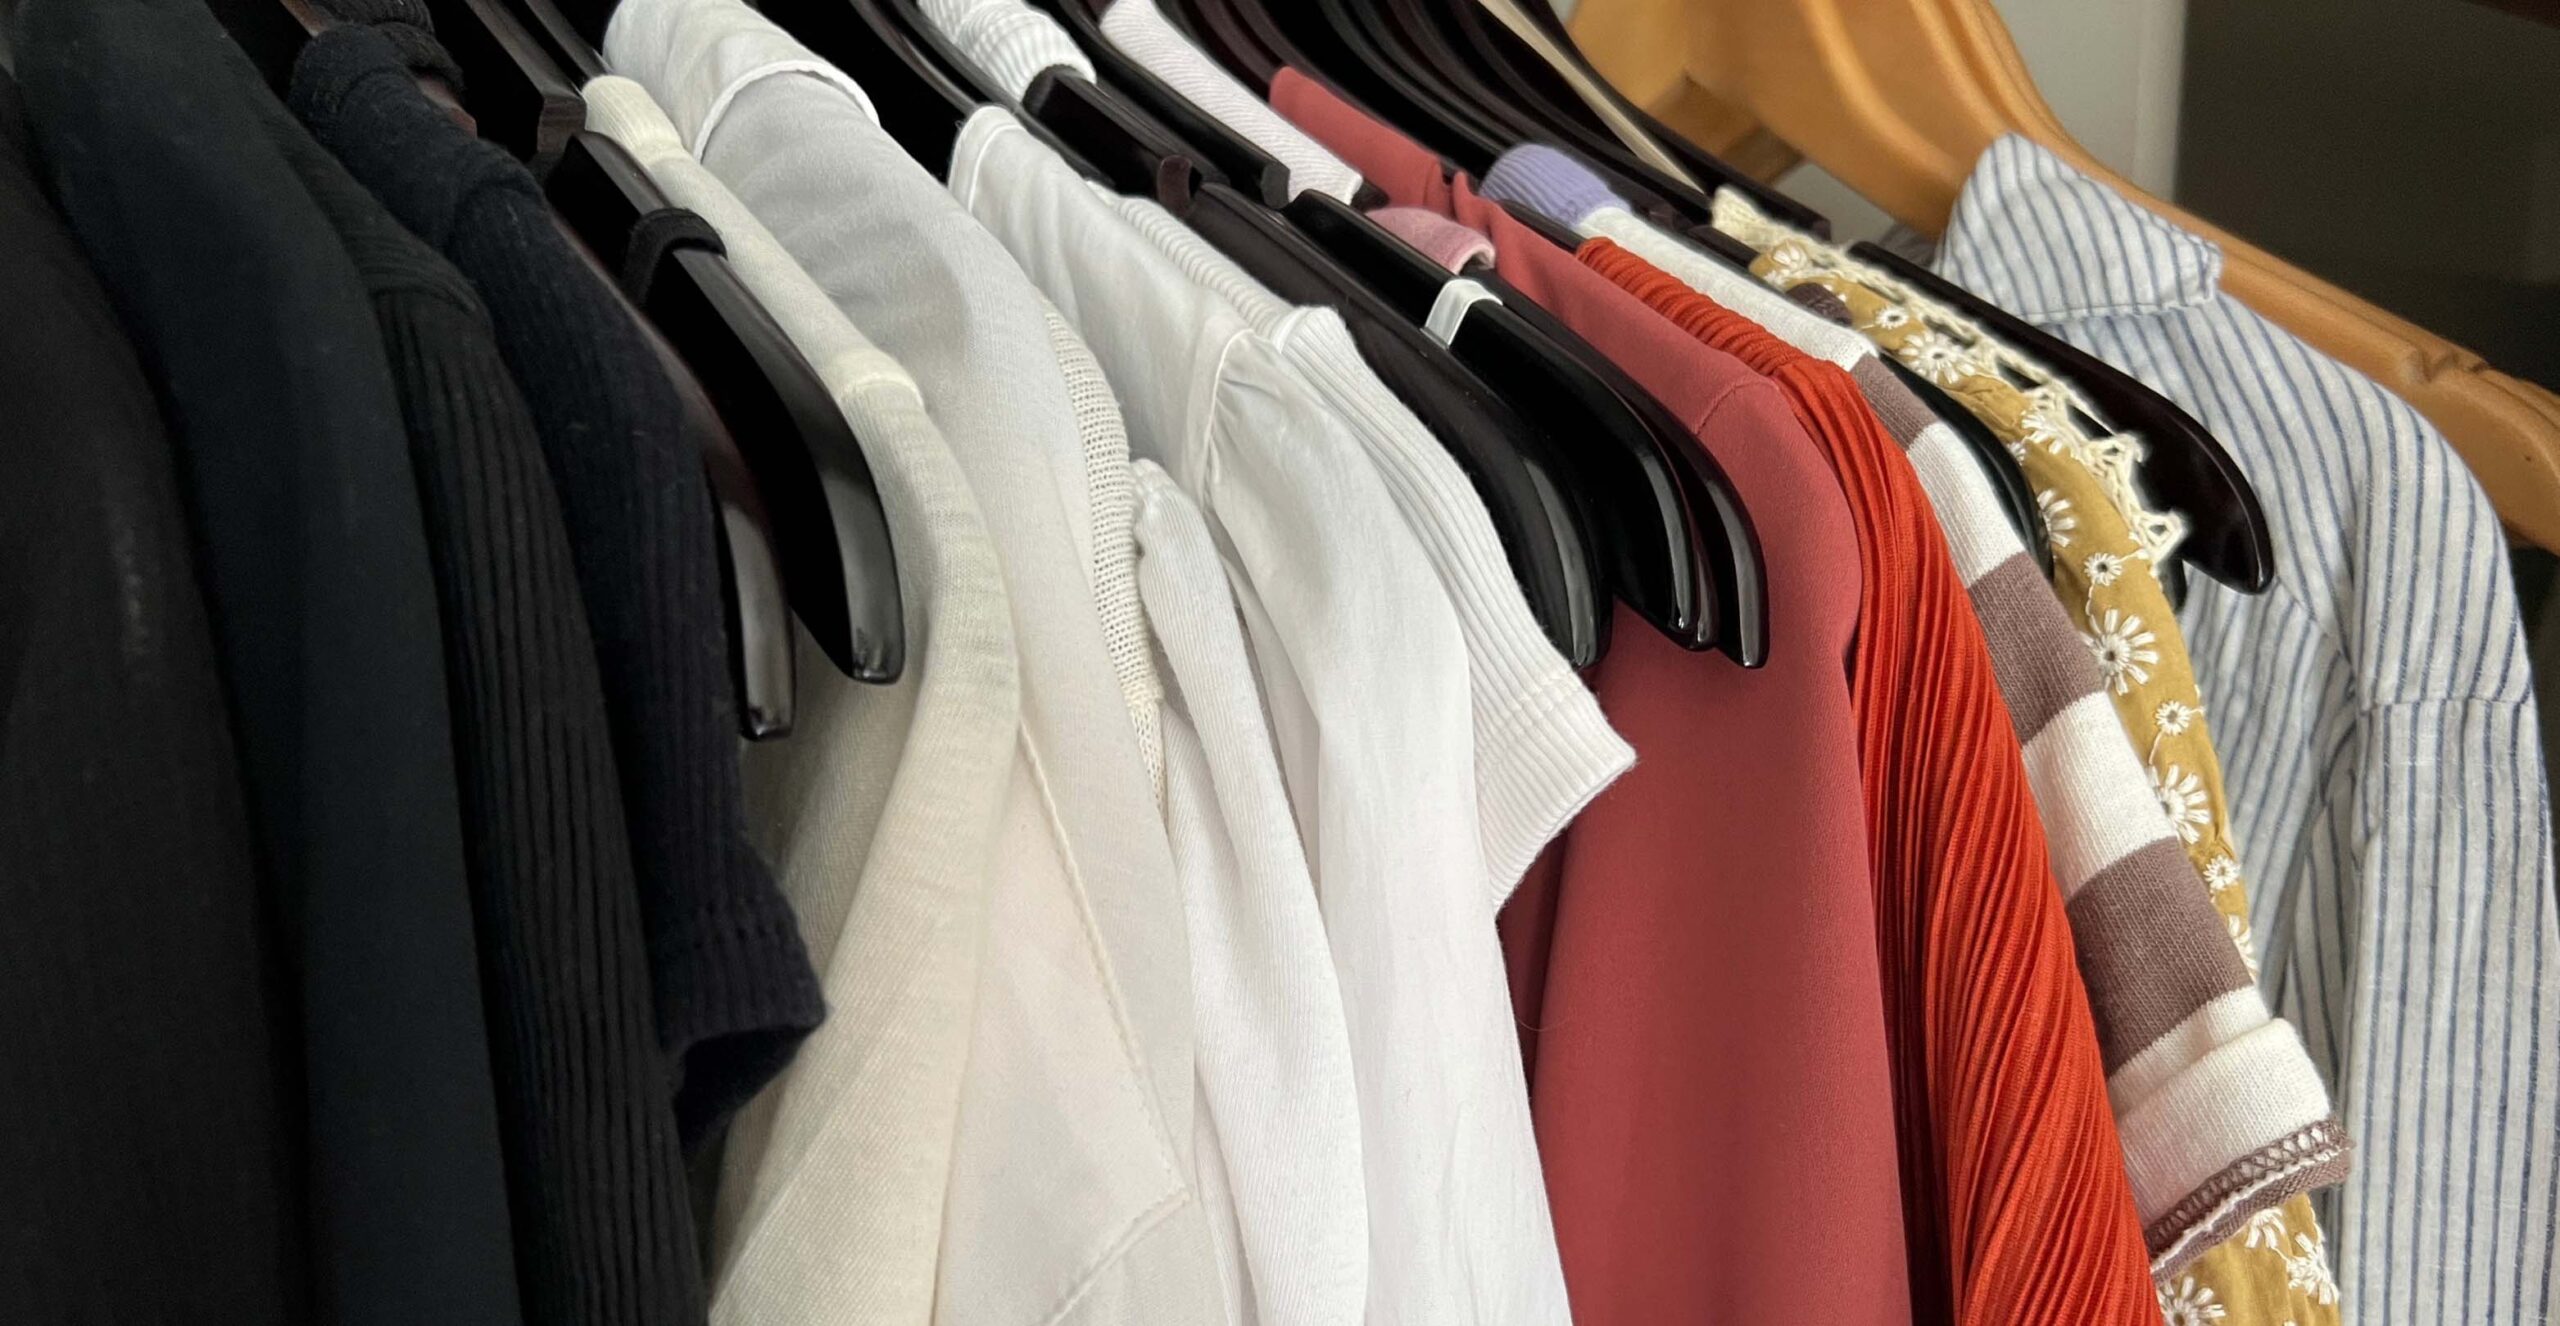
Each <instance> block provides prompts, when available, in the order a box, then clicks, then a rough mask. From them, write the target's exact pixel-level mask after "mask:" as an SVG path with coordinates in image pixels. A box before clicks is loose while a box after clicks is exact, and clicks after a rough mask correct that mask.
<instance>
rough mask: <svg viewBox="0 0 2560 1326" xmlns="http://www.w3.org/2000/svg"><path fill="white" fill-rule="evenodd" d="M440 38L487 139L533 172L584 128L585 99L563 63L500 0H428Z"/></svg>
mask: <svg viewBox="0 0 2560 1326" xmlns="http://www.w3.org/2000/svg"><path fill="white" fill-rule="evenodd" d="M426 5H427V15H428V18H429V19H430V20H431V21H433V22H434V24H435V32H436V41H437V43H438V44H440V45H442V46H443V47H444V49H445V53H446V54H448V55H451V56H452V57H453V62H454V64H455V65H456V66H457V67H459V68H460V69H461V70H462V81H463V86H462V87H459V88H456V89H454V91H455V92H457V93H459V94H461V96H462V100H463V104H464V105H465V106H467V107H468V108H469V109H470V111H471V118H472V120H473V122H474V124H475V125H476V126H477V128H478V132H479V134H480V136H481V137H482V138H486V139H488V140H489V141H490V142H493V143H496V144H497V145H498V146H500V147H503V148H505V149H506V150H507V152H508V154H509V155H511V156H513V157H515V158H516V159H517V160H519V161H522V162H524V163H526V165H528V166H529V167H531V168H532V170H533V173H534V174H535V175H536V176H540V175H542V174H544V173H545V172H547V171H549V170H550V168H551V163H552V162H554V161H557V160H559V159H560V151H561V149H562V148H563V147H564V146H566V145H567V143H568V141H569V135H571V134H573V133H576V132H577V131H578V130H579V129H581V128H583V127H585V125H586V122H587V103H586V101H585V99H584V98H582V97H580V96H579V95H578V87H577V84H575V83H572V82H570V81H569V78H568V76H567V75H566V74H564V73H563V72H562V69H563V68H564V64H563V62H562V61H561V60H560V58H559V57H558V55H557V54H556V53H554V52H553V51H552V50H551V49H549V48H547V47H546V46H544V44H543V42H542V40H541V39H540V37H539V36H538V35H537V34H536V32H535V31H534V29H533V28H532V27H530V26H528V25H527V24H526V23H524V22H523V20H522V18H521V17H520V16H519V15H518V14H516V13H515V12H514V11H511V10H509V9H508V8H507V6H506V4H505V3H504V2H503V0H426Z"/></svg>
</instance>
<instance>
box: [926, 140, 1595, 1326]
mask: <svg viewBox="0 0 2560 1326" xmlns="http://www.w3.org/2000/svg"><path fill="white" fill-rule="evenodd" d="M951 188H952V191H953V193H954V194H955V195H957V196H958V197H959V198H960V199H961V201H962V202H963V203H965V204H966V205H967V206H968V208H969V210H970V212H971V214H972V215H975V216H976V217H977V218H978V219H979V220H980V221H981V222H982V223H984V224H985V225H986V226H987V228H988V229H989V230H991V231H993V232H994V233H995V234H996V236H997V237H998V238H999V239H1001V240H1002V241H1003V243H1004V245H1005V247H1006V248H1007V249H1008V250H1009V251H1011V253H1012V254H1013V255H1014V258H1015V259H1016V261H1018V262H1019V263H1020V264H1021V265H1022V267H1023V269H1024V270H1025V271H1026V272H1028V273H1029V274H1030V275H1031V277H1032V279H1033V280H1034V281H1036V282H1037V283H1039V285H1040V286H1041V288H1042V289H1044V290H1045V291H1047V292H1048V294H1049V296H1050V298H1051V299H1053V300H1055V301H1056V303H1057V305H1058V307H1059V309H1060V310H1061V311H1062V312H1064V313H1065V314H1066V316H1067V318H1068V320H1069V321H1071V322H1073V323H1075V324H1076V326H1077V328H1078V329H1079V330H1080V331H1082V332H1083V333H1084V335H1085V338H1086V340H1087V341H1088V342H1089V343H1090V344H1091V345H1092V347H1093V351H1094V354H1095V357H1096V358H1098V359H1099V360H1100V361H1101V363H1102V366H1103V370H1104V372H1106V373H1107V374H1109V375H1110V377H1111V381H1112V385H1113V386H1114V388H1115V389H1117V391H1118V393H1119V396H1120V402H1121V407H1122V409H1123V410H1124V411H1125V413H1126V417H1127V420H1128V425H1129V432H1130V440H1131V444H1132V446H1133V448H1134V449H1135V450H1136V451H1138V452H1139V453H1140V454H1141V455H1142V456H1144V457H1145V458H1146V459H1149V460H1153V461H1155V462H1157V463H1158V464H1161V465H1162V466H1163V467H1164V468H1165V470H1166V471H1167V472H1168V473H1169V474H1171V475H1172V476H1173V478H1174V480H1175V482H1177V483H1178V484H1179V485H1180V486H1181V488H1182V489H1183V491H1184V492H1185V493H1187V494H1188V495H1189V496H1190V497H1191V498H1192V499H1193V500H1194V501H1195V502H1196V503H1198V505H1199V507H1200V509H1201V512H1202V514H1203V515H1204V516H1205V517H1206V518H1207V519H1208V521H1209V524H1210V527H1211V529H1212V530H1213V531H1214V533H1215V535H1216V537H1217V539H1218V543H1219V550H1220V553H1221V555H1222V557H1223V558H1224V560H1225V561H1226V564H1227V572H1228V577H1229V580H1230V582H1231V584H1232V586H1233V588H1234V591H1235V595H1236V600H1237V606H1238V608H1239V609H1240V611H1241V612H1242V614H1243V617H1244V622H1245V631H1246V637H1247V639H1248V640H1249V641H1250V643H1251V648H1252V656H1253V659H1254V663H1255V665H1256V667H1257V669H1258V670H1259V675H1260V680H1261V683H1262V689H1263V697H1264V702H1265V704H1266V706H1267V708H1268V710H1269V713H1270V718H1271V724H1272V729H1273V734H1274V736H1275V738H1276V741H1277V745H1278V749H1279V752H1280V763H1281V769H1282V771H1283V774H1284V776H1285V777H1286V780H1287V784H1288V788H1289V792H1290V796H1291V801H1292V805H1293V808H1294V810H1295V812H1296V816H1297V820H1298V826H1299V834H1300V838H1301V841H1302V842H1303V843H1304V844H1305V845H1306V848H1307V854H1308V858H1309V861H1310V863H1311V864H1312V866H1313V868H1314V874H1315V881H1316V888H1317V893H1318V896H1319V899H1320V901H1321V905H1322V909H1323V913H1324V921H1325V927H1326V934H1327V938H1328V941H1329V944H1330V947H1331V949H1332V954H1333V964H1334V969H1335V972H1336V974H1337V975H1338V977H1339V979H1340V982H1341V987H1342V999H1343V1009H1344V1014H1345V1018H1346V1021H1347V1023H1348V1025H1349V1028H1350V1043H1351V1049H1352V1055H1353V1067H1354V1074H1355V1077H1356V1080H1357V1085H1358V1090H1359V1100H1360V1124H1361V1127H1360V1150H1361V1161H1362V1165H1363V1167H1364V1170H1365V1172H1366V1187H1367V1191H1368V1213H1369V1236H1370V1258H1369V1288H1368V1311H1367V1314H1366V1316H1367V1318H1368V1319H1370V1320H1376V1321H1392V1322H1398V1323H1426V1322H1443V1321H1449V1322H1457V1321H1468V1322H1547V1321H1561V1320H1564V1319H1565V1318H1566V1316H1567V1312H1568V1310H1567V1307H1566V1301H1565V1294H1564V1277H1563V1272H1562V1269H1561V1267H1560V1265H1559V1262H1558V1258H1557V1255H1556V1246H1555V1234H1554V1228H1553V1224H1552V1221H1551V1219H1550V1217H1549V1215H1548V1211H1547V1203H1546V1189H1545V1184H1544V1180H1543V1177H1542V1175H1541V1174H1540V1171H1539V1168H1538V1158H1537V1149H1536V1143H1535V1140H1534V1138H1533V1136H1532V1134H1531V1130H1530V1123H1529V1110H1528V1093H1527V1088H1526V1084H1525V1082H1524V1080H1523V1077H1522V1073H1521V1064H1520V1052H1519V1043H1518V1040H1517V1038H1516V1035H1515V1032H1514V1029H1513V1024H1512V1018H1511V1005H1510V998H1509V992H1508V985H1507V982H1506V979H1505V976H1504V971H1503V965H1502V955H1501V951H1500V948H1499V946H1498V944H1497V942H1496V939H1495V935H1494V930H1493V920H1492V916H1491V909H1490V907H1489V906H1488V900H1487V897H1486V887H1485V881H1486V880H1487V878H1488V875H1487V872H1486V868H1485V864H1484V858H1483V850H1482V846H1481V839H1480V837H1479V834H1478V828H1477V815H1476V797H1475V791H1474V780H1475V749H1474V745H1475V743H1474V728H1473V720H1472V715H1471V712H1470V708H1471V706H1470V700H1469V694H1468V681H1467V659H1466V646H1465V640H1464V636H1463V634H1462V633H1461V631H1460V629H1459V625H1458V621H1457V614H1456V612H1455V610H1454V609H1453V608H1452V607H1451V606H1450V603H1449V598H1448V594H1447V592H1446V591H1445V590H1444V589H1442V587H1441V586H1440V583H1439V580H1438V577H1437V576H1436V575H1435V574H1434V572H1433V570H1432V567H1431V563H1430V559H1429V557H1428V556H1427V555H1426V554H1425V553H1424V551H1423V549H1422V547H1421V545H1420V543H1419V542H1418V541H1417V540H1416V539H1415V538H1414V535H1413V533H1412V531H1411V530H1410V529H1408V528H1407V527H1406V525H1405V523H1404V520H1403V518H1402V516H1401V514H1400V513H1399V512H1398V510H1397V508H1396V505H1395V501H1394V499H1393V498H1392V497H1391V496H1390V495H1389V493H1388V491H1387V489H1386V485H1385V484H1384V482H1383V481H1382V480H1381V479H1380V478H1379V476H1378V473H1377V470H1376V468H1375V465H1374V463H1373V462H1372V461H1371V460H1370V459H1369V457H1368V456H1367V455H1366V454H1365V452H1364V451H1363V449H1362V448H1361V445H1360V443H1359V442H1358V441H1357V440H1355V439H1354V438H1353V437H1352V436H1351V435H1350V431H1349V430H1348V428H1347V427H1346V426H1345V425H1344V424H1343V422H1342V421H1341V419H1340V418H1339V417H1338V416H1337V415H1335V414H1334V413H1333V411H1331V410H1330V409H1328V408H1327V407H1326V406H1325V404H1324V402H1323V401H1322V399H1321V398H1320V397H1318V396H1317V395H1316V394H1315V393H1314V392H1313V390H1312V389H1311V388H1310V387H1309V386H1308V385H1307V383H1306V381H1305V379H1304V378H1303V377H1302V376H1301V375H1300V374H1299V373H1298V372H1297V371H1296V370H1295V369H1294V368H1292V367H1291V366H1290V365H1289V364H1288V363H1287V362H1286V361H1285V360H1284V359H1282V358H1281V356H1280V354H1279V352H1278V350H1277V349H1276V348H1275V347H1274V346H1272V345H1271V344H1270V343H1269V341H1268V340H1267V339H1266V338H1265V337H1263V336H1262V335H1261V334H1260V333H1258V332H1256V331H1255V330H1254V329H1253V328H1252V326H1251V325H1250V324H1249V323H1247V322H1246V321H1245V319H1244V318H1243V317H1242V315H1240V314H1238V313H1237V312H1236V311H1235V310H1234V309H1233V308H1232V307H1230V306H1228V305H1227V303H1226V301H1225V300H1224V299H1223V298H1221V297H1220V296H1219V295H1218V294H1216V293H1215V292H1213V291H1211V290H1209V289H1207V288H1205V287H1203V286H1201V285H1200V284H1199V283H1198V282H1196V281H1194V280H1192V279H1191V278H1190V277H1189V276H1187V275H1186V274H1185V273H1184V272H1183V271H1182V269H1181V268H1180V266H1179V265H1178V264H1176V263H1175V262H1173V261H1172V259H1171V258H1169V257H1168V256H1167V255H1166V254H1165V253H1164V252H1163V251H1162V250H1160V249H1159V248H1157V247H1156V245H1155V244H1154V243H1153V242H1151V241H1150V240H1149V239H1148V237H1147V235H1146V234H1145V233H1143V232H1141V231H1140V230H1139V229H1137V228H1136V227H1134V226H1132V225H1131V224H1129V222H1128V221H1127V220H1126V219H1124V218H1123V217H1122V216H1121V215H1120V212H1119V209H1118V207H1116V206H1115V205H1114V204H1113V203H1112V202H1111V201H1110V200H1108V199H1107V198H1105V197H1104V196H1103V195H1102V194H1100V193H1099V192H1097V191H1096V190H1095V189H1094V188H1092V187H1091V186H1089V185H1087V184H1086V183H1085V182H1084V181H1083V180H1082V179H1080V178H1079V177H1077V176H1076V174H1075V173H1074V171H1073V170H1072V169H1071V168H1069V167H1068V166H1067V165H1066V164H1065V163H1064V162H1063V161H1062V160H1060V159H1059V158H1058V157H1057V155H1056V154H1055V153H1054V152H1052V151H1051V150H1050V149H1049V148H1047V147H1046V146H1045V145H1043V144H1041V143H1040V142H1039V141H1038V140H1037V139H1035V138H1033V137H1032V136H1031V134H1030V133H1029V132H1027V131H1026V130H1024V129H1023V127H1022V126H1021V124H1020V123H1019V122H1018V121H1016V120H1015V119H1014V118H1013V117H1012V116H1011V115H1010V114H1008V113H1006V112H1004V111H1002V110H999V109H994V108H989V109H987V110H982V111H980V112H978V113H977V114H976V115H974V116H972V117H971V118H970V120H969V121H968V123H967V124H966V125H964V126H963V128H962V130H961V133H960V137H959V141H958V143H957V144H956V145H955V147H954V149H953V158H952V169H951ZM1208 1014H1209V1010H1203V1016H1204V1019H1205V1018H1206V1017H1207V1016H1208ZM1232 1030H1233V1029H1221V1028H1219V1027H1216V1026H1214V1025H1212V1024H1210V1023H1208V1022H1207V1021H1205V1020H1204V1022H1203V1024H1202V1026H1201V1030H1200V1034H1201V1036H1202V1037H1203V1038H1204V1039H1206V1038H1209V1037H1213V1036H1219V1035H1222V1034H1229V1033H1230V1032H1231V1031H1232ZM1229 1153H1230V1158H1232V1157H1233V1155H1234V1154H1235V1153H1234V1151H1233V1149H1232V1148H1230V1149H1229ZM1230 1177H1231V1178H1233V1179H1235V1181H1236V1182H1237V1184H1238V1185H1239V1188H1241V1185H1242V1183H1243V1178H1242V1176H1240V1175H1232V1174H1231V1175H1230ZM1248 1246H1249V1245H1248ZM1254 1269H1255V1271H1256V1273H1257V1274H1259V1273H1260V1271H1261V1268H1260V1267H1256V1268H1254Z"/></svg>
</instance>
